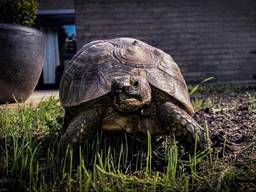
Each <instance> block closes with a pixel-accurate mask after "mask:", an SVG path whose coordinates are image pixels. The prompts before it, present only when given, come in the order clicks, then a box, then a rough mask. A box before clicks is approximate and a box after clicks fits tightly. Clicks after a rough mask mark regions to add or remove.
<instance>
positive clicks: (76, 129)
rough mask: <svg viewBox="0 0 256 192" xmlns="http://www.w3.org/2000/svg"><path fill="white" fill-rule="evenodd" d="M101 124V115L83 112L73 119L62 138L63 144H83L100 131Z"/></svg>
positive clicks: (88, 111)
mask: <svg viewBox="0 0 256 192" xmlns="http://www.w3.org/2000/svg"><path fill="white" fill-rule="evenodd" d="M100 124H101V116H100V115H99V114H93V113H92V112H91V111H90V110H87V111H83V112H81V113H79V114H78V115H77V116H75V117H74V118H73V119H72V121H71V122H70V124H69V125H68V127H67V129H66V131H65V133H64V135H63V137H62V138H61V143H65V144H76V143H78V144H81V143H82V142H83V141H84V140H85V139H90V138H91V137H92V136H93V134H95V133H96V132H97V130H99V128H100Z"/></svg>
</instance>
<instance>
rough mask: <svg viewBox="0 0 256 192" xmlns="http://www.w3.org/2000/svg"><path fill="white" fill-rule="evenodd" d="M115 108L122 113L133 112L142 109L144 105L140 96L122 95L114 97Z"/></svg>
mask: <svg viewBox="0 0 256 192" xmlns="http://www.w3.org/2000/svg"><path fill="white" fill-rule="evenodd" d="M113 106H114V109H117V110H118V111H120V112H132V111H137V110H139V109H140V108H142V107H143V106H144V103H143V101H142V98H141V96H140V95H130V94H125V93H120V94H117V95H114V98H113Z"/></svg>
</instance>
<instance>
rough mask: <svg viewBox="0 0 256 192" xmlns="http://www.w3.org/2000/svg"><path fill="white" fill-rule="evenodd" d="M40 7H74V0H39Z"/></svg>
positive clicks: (41, 8) (43, 8)
mask: <svg viewBox="0 0 256 192" xmlns="http://www.w3.org/2000/svg"><path fill="white" fill-rule="evenodd" d="M38 2H39V9H40V10H45V9H74V0H38Z"/></svg>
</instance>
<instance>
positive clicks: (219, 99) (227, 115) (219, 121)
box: [195, 89, 256, 166]
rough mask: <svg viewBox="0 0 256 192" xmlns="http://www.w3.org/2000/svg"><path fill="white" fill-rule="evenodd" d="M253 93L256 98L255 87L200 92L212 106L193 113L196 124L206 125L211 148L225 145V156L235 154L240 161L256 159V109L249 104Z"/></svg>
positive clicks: (201, 96)
mask: <svg viewBox="0 0 256 192" xmlns="http://www.w3.org/2000/svg"><path fill="white" fill-rule="evenodd" d="M252 96H253V97H255V98H256V90H255V89H254V90H253V89H252V90H240V91H239V92H229V93H207V94H204V95H200V96H199V98H200V99H202V100H207V99H208V100H209V99H210V100H211V102H212V104H213V106H212V107H210V108H209V107H208V108H204V109H201V110H200V111H198V112H196V114H195V119H196V120H197V122H199V124H201V125H202V126H204V127H205V126H206V125H207V126H208V129H209V133H210V138H211V140H212V145H213V147H214V149H215V150H218V148H219V147H220V148H221V149H223V148H224V149H225V150H224V152H225V156H226V155H228V156H229V157H231V156H233V157H234V156H237V155H238V156H237V158H241V157H242V159H243V162H244V161H247V160H250V161H251V160H252V161H256V111H255V110H252V107H251V106H252V105H255V103H252V99H251V97H252ZM253 102H256V101H253ZM220 154H224V153H220ZM255 166H256V164H255Z"/></svg>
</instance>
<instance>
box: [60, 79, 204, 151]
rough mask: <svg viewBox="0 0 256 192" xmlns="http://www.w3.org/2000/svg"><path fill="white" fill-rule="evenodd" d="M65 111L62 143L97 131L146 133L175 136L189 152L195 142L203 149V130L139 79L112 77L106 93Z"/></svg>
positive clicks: (177, 106)
mask: <svg viewBox="0 0 256 192" xmlns="http://www.w3.org/2000/svg"><path fill="white" fill-rule="evenodd" d="M72 110H73V115H71V114H72ZM66 112H67V114H66V115H65V116H66V117H68V118H69V120H67V121H68V123H69V122H70V121H71V123H69V125H68V127H67V129H66V132H65V134H64V136H63V138H62V140H63V142H65V143H81V142H83V141H84V139H85V138H89V137H90V135H93V134H94V133H95V131H96V130H97V129H99V128H101V129H103V130H107V131H126V132H128V133H136V132H139V133H144V134H146V133H147V130H149V131H150V133H151V134H152V135H170V134H175V137H176V139H178V140H179V141H180V142H181V143H183V144H184V146H185V147H186V148H187V149H188V150H189V151H191V150H193V148H194V144H195V143H196V139H198V141H197V143H198V144H199V147H201V148H204V130H203V128H202V127H201V126H200V125H199V124H197V122H196V121H195V120H194V119H193V118H192V117H191V116H190V115H189V114H188V113H187V112H185V111H184V110H183V109H182V108H181V107H179V103H178V101H176V100H175V99H172V98H170V97H167V96H166V95H165V93H163V92H161V91H159V90H158V89H156V88H153V87H150V85H149V83H148V82H147V79H146V78H145V77H142V76H120V77H114V78H113V79H112V85H111V93H110V94H108V95H106V96H104V97H102V98H100V99H97V100H96V101H93V102H91V103H90V104H86V105H81V106H80V107H78V108H73V109H71V108H69V109H66ZM68 113H69V114H68Z"/></svg>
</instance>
